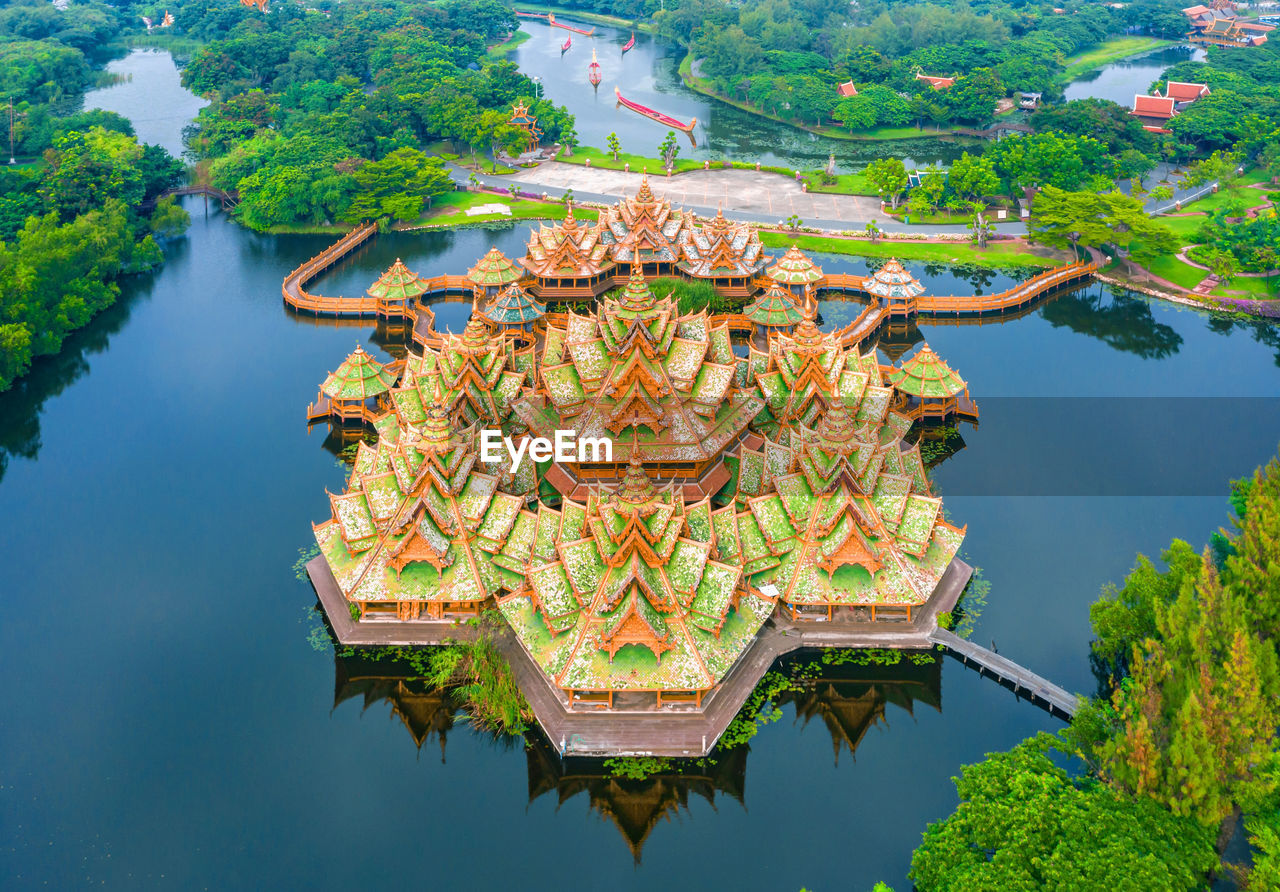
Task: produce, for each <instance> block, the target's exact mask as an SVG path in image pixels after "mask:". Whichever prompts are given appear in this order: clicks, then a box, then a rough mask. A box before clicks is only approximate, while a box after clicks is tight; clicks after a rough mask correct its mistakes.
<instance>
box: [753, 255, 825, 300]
mask: <svg viewBox="0 0 1280 892" xmlns="http://www.w3.org/2000/svg"><path fill="white" fill-rule="evenodd" d="M766 275H768V276H769V278H770V279H773V281H775V282H777V283H778V284H779V285H785V286H787V287H790V288H792V289H798V288H810V287H812V286H813V285H815V284H817V283H818V282H820V281H822V267H820V266H818V265H817V264H816V263H814V262H813V261H812V260H810V259H809V258H808V257H806V256H805V255H804V252H802V251H801V250H800V249H799V248H797V247H796V246H795V245H792V246H791V247H790V248H788V249H787V253H786V254H783V255H782V258H781V259H780V260H779V261H778V262H777V263H775V264H774V265H773V266H771V267H769V269H768V270H767V271H766Z"/></svg>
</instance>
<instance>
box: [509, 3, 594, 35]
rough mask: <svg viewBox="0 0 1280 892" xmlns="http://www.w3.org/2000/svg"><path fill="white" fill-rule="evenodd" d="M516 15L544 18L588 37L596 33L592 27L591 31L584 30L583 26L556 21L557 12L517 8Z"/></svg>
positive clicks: (559, 26) (552, 24)
mask: <svg viewBox="0 0 1280 892" xmlns="http://www.w3.org/2000/svg"><path fill="white" fill-rule="evenodd" d="M516 15H517V16H519V17H520V18H522V19H543V20H545V21H546V23H547V24H548V25H550V26H551V27H552V28H563V29H564V30H566V31H572V32H573V33H574V34H582V35H585V36H586V37H590V36H591V35H592V34H595V33H596V29H595V28H592V29H591V30H590V31H583V30H582V29H581V28H575V27H573V25H565V24H561V23H560V22H557V21H556V14H555V13H554V12H521V11H520V10H518V9H517V10H516Z"/></svg>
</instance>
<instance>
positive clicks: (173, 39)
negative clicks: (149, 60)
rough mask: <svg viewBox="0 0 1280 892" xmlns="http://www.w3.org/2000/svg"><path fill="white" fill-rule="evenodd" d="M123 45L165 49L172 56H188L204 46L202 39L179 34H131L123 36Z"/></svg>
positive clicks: (135, 47)
mask: <svg viewBox="0 0 1280 892" xmlns="http://www.w3.org/2000/svg"><path fill="white" fill-rule="evenodd" d="M124 45H125V46H127V47H129V48H130V49H140V50H147V49H151V50H167V51H168V52H170V53H172V54H173V55H174V56H182V57H190V56H194V55H195V54H196V52H197V51H198V50H199V49H200V48H201V47H202V46H204V41H203V40H196V39H195V38H194V37H186V36H184V35H181V34H157V33H156V32H154V31H153V32H152V33H150V34H131V35H129V36H127V37H125V38H124Z"/></svg>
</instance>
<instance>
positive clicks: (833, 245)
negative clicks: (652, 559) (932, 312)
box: [760, 231, 1065, 269]
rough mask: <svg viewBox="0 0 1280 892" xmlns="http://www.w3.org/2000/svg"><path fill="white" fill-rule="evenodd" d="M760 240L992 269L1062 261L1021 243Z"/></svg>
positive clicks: (766, 236)
mask: <svg viewBox="0 0 1280 892" xmlns="http://www.w3.org/2000/svg"><path fill="white" fill-rule="evenodd" d="M760 241H761V242H763V243H764V245H765V247H767V248H789V247H791V245H793V244H794V245H797V246H799V248H800V250H802V251H818V252H822V253H827V254H857V255H859V256H862V257H898V258H901V259H903V260H929V261H933V262H935V263H969V264H973V265H974V266H985V267H991V268H993V269H1009V268H1013V267H1020V268H1031V269H1046V268H1048V267H1051V266H1057V265H1059V264H1060V263H1063V262H1065V261H1062V260H1057V259H1054V258H1052V257H1042V256H1040V255H1037V254H1032V253H1030V252H1028V251H1027V249H1026V247H1025V245H1023V244H1021V243H1017V244H1007V243H1003V242H992V243H991V244H990V245H989V246H988V247H986V248H979V247H977V246H976V245H972V244H968V243H966V242H914V241H889V240H883V239H882V240H881V241H879V242H877V243H875V244H872V243H871V242H869V241H867V240H865V239H851V238H839V237H835V236H821V235H807V234H805V233H796V234H795V235H792V234H790V233H786V232H776V231H761V233H760Z"/></svg>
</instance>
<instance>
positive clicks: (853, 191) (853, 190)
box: [803, 170, 876, 196]
mask: <svg viewBox="0 0 1280 892" xmlns="http://www.w3.org/2000/svg"><path fill="white" fill-rule="evenodd" d="M803 176H804V177H805V178H806V179H807V180H808V181H809V191H810V192H832V193H835V194H837V195H871V196H875V195H876V190H875V187H874V186H872V185H871V184H870V183H868V182H867V178H866V176H865V175H864V174H863V173H862V171H859V172H858V173H838V174H836V181H835V182H834V183H832V184H831V185H827V184H826V183H823V182H821V180H820V177H821V176H822V171H821V170H806V171H803Z"/></svg>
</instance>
